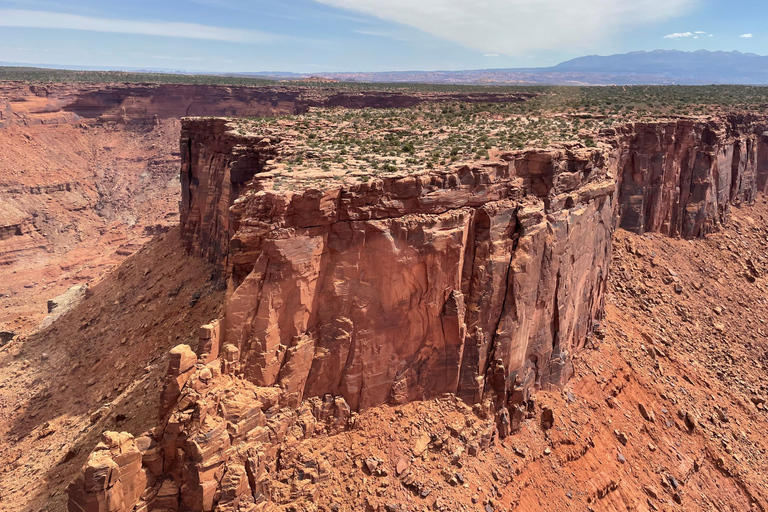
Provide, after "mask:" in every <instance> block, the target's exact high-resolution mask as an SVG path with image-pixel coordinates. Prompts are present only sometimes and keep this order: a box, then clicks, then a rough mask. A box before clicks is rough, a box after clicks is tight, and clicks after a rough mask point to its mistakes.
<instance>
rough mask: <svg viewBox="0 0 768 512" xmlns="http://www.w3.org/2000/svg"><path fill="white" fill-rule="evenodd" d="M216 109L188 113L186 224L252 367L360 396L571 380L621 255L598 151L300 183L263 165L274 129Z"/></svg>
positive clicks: (277, 381) (472, 392)
mask: <svg viewBox="0 0 768 512" xmlns="http://www.w3.org/2000/svg"><path fill="white" fill-rule="evenodd" d="M222 123H223V122H222V121H216V122H213V123H211V122H208V123H204V122H202V121H194V120H193V121H189V122H187V123H186V126H185V131H184V135H183V142H182V148H183V149H184V146H185V145H186V147H188V148H189V149H188V150H187V154H186V155H185V156H183V161H184V162H185V167H184V168H183V171H182V174H183V178H182V180H183V193H182V196H183V201H184V203H183V205H182V210H183V212H184V213H183V214H182V229H183V232H184V237H185V239H186V240H187V244H188V248H189V249H190V250H192V251H193V252H196V253H197V254H199V255H201V256H205V257H208V258H209V259H211V261H215V262H218V263H220V264H222V265H223V266H224V273H225V274H226V276H228V279H229V287H230V290H231V296H230V298H229V300H228V302H227V305H226V307H225V314H224V318H223V319H222V326H223V327H222V339H223V341H222V343H223V344H231V345H233V346H234V347H236V348H237V350H238V352H239V357H240V360H239V363H240V371H241V372H242V374H243V375H244V377H245V378H246V379H248V380H250V381H251V382H253V383H254V384H256V385H259V386H274V385H280V386H281V387H282V388H283V389H284V390H285V391H286V392H287V393H289V394H290V395H292V396H293V399H292V401H293V402H294V403H296V404H297V403H299V402H300V401H301V399H302V398H304V397H311V396H324V395H326V394H331V395H334V396H342V397H344V399H345V400H346V401H347V403H349V404H350V406H351V407H352V409H354V410H357V409H358V408H361V407H368V406H371V405H376V404H380V403H385V402H392V403H403V402H407V401H411V400H417V399H424V398H429V397H434V396H439V395H441V394H443V393H447V392H448V393H458V394H459V395H461V396H462V397H465V398H466V399H467V401H469V402H474V401H480V400H481V398H482V397H483V396H484V394H487V393H489V392H490V393H493V394H494V396H495V397H497V399H498V401H499V402H500V403H501V404H504V403H505V402H506V397H507V396H508V395H509V396H511V395H512V394H513V389H514V388H515V387H516V386H518V387H520V388H522V389H524V390H525V391H523V392H521V393H520V394H519V396H521V397H525V396H527V393H528V390H530V389H533V388H534V387H536V386H539V387H548V386H550V385H555V386H557V385H560V384H562V383H564V382H565V380H567V378H568V376H569V375H570V373H571V371H572V370H571V367H570V353H572V351H573V350H575V349H576V348H578V347H579V346H580V345H581V344H583V342H584V340H585V338H586V335H587V333H588V331H589V329H590V327H591V325H592V323H593V322H594V321H595V319H596V318H598V317H599V313H600V311H601V305H602V292H603V285H604V281H605V277H606V275H607V264H608V261H609V259H610V230H611V219H612V211H613V197H612V196H613V191H614V182H613V179H612V178H610V177H609V175H608V174H607V169H608V166H609V165H610V162H609V160H608V159H607V158H606V155H605V154H604V152H603V151H602V150H587V149H568V148H563V149H559V150H552V151H528V152H519V153H510V154H508V155H505V156H504V159H505V161H500V162H494V163H489V164H485V165H479V164H478V165H457V166H454V167H452V168H449V169H447V170H444V171H432V172H423V173H420V174H416V175H397V176H392V177H388V178H382V179H376V180H375V181H370V182H366V183H362V182H361V183H358V184H355V185H351V186H348V185H339V186H335V187H334V186H329V187H326V188H306V189H304V190H296V191H291V190H287V189H280V188H277V189H275V188H272V187H271V185H268V184H267V182H268V181H269V180H271V178H267V179H261V178H260V177H259V169H260V166H261V165H263V164H262V163H263V162H264V161H266V160H268V159H270V158H272V157H273V156H274V153H273V151H274V147H273V144H272V142H271V141H269V140H267V139H261V140H249V139H248V138H247V137H246V136H238V135H237V134H236V133H235V132H234V131H229V132H228V133H223V129H224V128H225V126H224V125H222ZM200 130H203V131H202V133H200ZM215 134H218V136H217V135H215ZM246 148H247V149H246ZM241 169H249V172H247V173H245V172H243V171H241ZM252 178H253V179H252ZM248 180H250V183H249V185H248V188H247V190H243V191H241V192H240V193H239V194H238V193H236V192H237V187H241V186H242V184H243V183H244V182H245V181H248ZM235 196H240V197H239V198H237V199H236V200H235V199H234V197H235ZM186 205H189V207H188V209H187V210H186V211H184V209H185V208H186ZM230 205H232V206H231V207H230ZM576 240H579V243H575V241H576ZM499 379H501V381H499ZM489 382H490V385H489V384H488V383H489ZM516 396H517V395H516Z"/></svg>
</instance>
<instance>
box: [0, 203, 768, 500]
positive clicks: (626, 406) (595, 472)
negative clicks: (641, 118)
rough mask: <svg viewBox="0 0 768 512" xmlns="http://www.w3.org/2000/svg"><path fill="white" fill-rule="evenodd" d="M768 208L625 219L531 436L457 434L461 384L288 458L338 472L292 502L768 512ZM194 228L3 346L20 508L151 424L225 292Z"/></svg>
mask: <svg viewBox="0 0 768 512" xmlns="http://www.w3.org/2000/svg"><path fill="white" fill-rule="evenodd" d="M767 221H768V201H766V199H764V198H761V199H760V200H759V201H758V203H757V204H756V205H755V206H753V207H744V208H734V209H733V211H732V217H731V222H730V224H729V227H728V228H727V229H725V230H724V231H723V232H721V233H717V234H714V235H711V236H709V237H707V238H706V239H700V240H692V241H684V240H675V239H670V238H668V237H665V236H663V235H658V234H649V235H643V236H638V235H634V234H631V233H627V232H623V231H621V230H620V231H618V232H617V234H616V239H615V242H614V260H613V265H614V273H613V277H612V278H611V283H610V289H609V296H608V297H609V299H608V304H607V308H606V318H605V321H604V323H603V325H602V326H601V329H600V330H599V331H598V335H597V336H596V337H594V338H593V339H592V340H591V341H590V343H589V346H588V348H587V349H586V350H585V351H583V352H582V353H581V354H580V355H579V356H578V358H577V362H576V376H575V378H574V379H573V380H572V381H571V382H570V383H569V385H568V386H567V388H566V389H565V390H564V392H563V393H545V392H539V393H538V394H537V395H536V402H537V409H536V413H535V415H534V417H533V418H531V419H529V420H527V421H526V422H525V424H524V427H523V429H522V431H521V432H520V433H519V434H516V435H513V436H510V437H508V438H506V439H504V440H503V441H501V442H499V443H497V444H495V445H493V446H492V447H491V448H490V449H487V450H484V451H480V452H477V453H467V452H465V451H463V450H462V449H459V446H461V445H462V443H459V442H458V438H459V437H460V436H461V437H470V438H471V436H472V435H477V432H478V431H477V429H476V428H475V427H476V426H479V425H480V424H481V417H480V416H478V415H477V412H478V411H476V410H475V411H473V410H472V408H470V407H468V406H466V405H464V404H463V403H460V402H459V401H458V400H456V399H455V398H453V397H445V398H444V399H438V400H434V401H430V402H417V403H411V404H408V405H405V406H398V407H390V406H383V407H375V408H371V409H369V410H367V411H365V412H363V413H362V414H360V416H359V417H358V419H357V421H356V423H355V428H353V429H352V430H351V431H348V432H342V433H339V434H335V435H325V436H319V437H315V438H312V439H310V440H307V441H304V442H302V443H301V444H300V445H299V446H298V447H297V448H295V450H293V451H291V452H290V453H285V454H282V465H283V470H284V471H286V472H289V473H291V474H292V475H293V474H294V473H293V470H294V469H296V468H298V467H301V465H302V464H303V463H304V462H306V461H308V460H317V461H321V465H322V467H324V468H325V471H326V474H325V475H324V476H323V478H322V481H319V482H317V483H310V481H309V480H306V481H304V482H306V484H304V483H303V482H300V483H302V485H303V487H302V488H301V495H302V496H306V498H305V499H303V500H298V502H295V501H293V500H292V502H293V503H294V505H293V507H294V510H350V511H351V510H361V509H362V507H363V504H365V506H366V507H368V508H369V509H370V510H380V509H381V510H403V511H405V510H426V509H430V510H486V508H485V507H486V506H487V505H490V507H491V508H490V509H491V510H555V509H562V508H569V507H570V508H573V509H574V510H734V511H736V510H739V511H743V510H765V507H766V505H767V504H768V493H766V489H768V456H767V455H768V441H766V438H765V436H764V432H765V429H766V428H768V408H766V406H765V397H766V395H768V387H767V386H766V381H765V372H766V365H768V343H766V341H765V337H764V335H763V332H764V331H763V330H764V329H765V327H764V324H763V322H762V320H761V319H764V318H766V315H768V304H767V303H766V299H765V287H766V286H768V276H766V269H767V268H768V267H767V266H766V262H765V257H764V251H765V246H766V244H767V243H768V229H767V228H766V227H765V226H766V224H767ZM177 236H178V235H177V232H176V231H175V229H172V230H171V231H170V232H169V233H167V234H164V235H161V236H160V237H159V238H158V239H156V240H154V241H153V242H152V243H150V244H149V245H148V246H146V247H145V248H144V249H142V250H141V251H140V252H139V253H138V254H136V255H135V256H132V257H130V258H128V259H127V260H126V262H125V263H123V264H122V265H121V266H120V267H119V268H118V269H117V271H116V272H115V273H113V274H111V275H110V276H109V277H107V278H106V279H105V280H104V281H103V282H102V283H101V284H99V285H98V286H96V287H94V289H93V291H92V295H91V296H90V297H88V298H87V299H86V300H85V302H83V303H82V304H81V305H80V306H78V307H77V308H76V309H75V310H74V311H73V312H72V313H71V314H70V315H68V316H66V317H65V318H63V319H61V320H60V321H59V323H57V324H56V327H55V328H54V330H53V331H52V332H50V333H48V334H47V335H46V336H42V335H33V336H30V337H28V338H22V339H17V340H16V341H14V342H12V343H10V344H9V345H7V346H5V347H3V348H2V351H0V361H1V363H2V364H0V429H1V430H0V432H1V433H2V444H1V445H0V458H1V460H2V466H3V469H2V474H0V496H1V497H2V501H3V509H4V510H29V511H38V510H63V509H64V508H65V503H66V493H65V492H64V488H65V487H66V485H67V484H68V483H69V482H70V481H71V480H72V478H73V477H74V475H75V474H76V472H77V471H78V470H79V468H80V466H81V465H82V463H83V462H84V458H85V456H86V455H87V454H88V451H89V449H90V447H91V446H92V445H93V444H95V442H96V440H97V438H98V436H99V435H100V433H101V432H102V431H103V430H115V429H120V430H126V431H129V432H132V433H134V434H136V435H138V434H140V433H141V432H143V431H144V430H146V429H147V428H150V427H151V426H153V423H154V421H155V419H154V418H155V415H156V410H157V408H158V406H159V405H158V400H159V396H160V389H159V388H160V381H161V374H162V371H163V370H164V364H165V357H164V356H165V352H166V351H167V349H168V348H170V347H171V346H173V345H174V344H175V343H176V341H177V339H180V338H183V337H184V336H185V335H188V334H185V333H190V332H194V331H195V329H196V328H197V326H198V325H199V324H200V323H202V322H204V321H205V319H207V318H209V317H210V316H212V315H214V314H215V310H214V309H212V308H215V305H216V304H217V300H220V296H217V294H221V293H222V292H220V291H217V290H215V289H212V288H211V287H210V285H209V284H208V285H207V284H206V278H205V272H203V271H201V270H202V269H201V265H202V263H200V262H197V261H195V260H194V259H192V258H190V260H189V261H179V260H178V258H177V257H176V256H174V251H175V249H174V245H175V244H176V243H178V238H177ZM199 292H202V294H201V295H200V297H201V299H200V302H198V303H197V304H196V305H194V306H190V304H189V303H190V301H191V299H192V297H193V295H195V294H196V293H199ZM179 312H182V313H181V314H179ZM106 318H111V319H113V320H110V321H109V322H108V323H105V320H104V319H106ZM544 407H546V408H550V409H551V410H552V411H553V413H554V422H553V426H552V428H551V429H548V430H545V429H543V428H542V426H541V422H540V410H541V409H542V408H544ZM481 416H482V413H481ZM424 433H427V434H428V435H429V437H428V442H426V443H424V438H423V435H424ZM420 443H424V444H422V445H421V446H420ZM416 454H418V456H417V455H416ZM369 464H370V466H369ZM371 467H373V468H374V469H373V471H371V469H370V468H371ZM304 487H306V488H304ZM294 490H295V489H294ZM288 494H289V495H290V493H288ZM425 494H426V496H423V495H425ZM294 496H295V494H294ZM422 496H423V497H422Z"/></svg>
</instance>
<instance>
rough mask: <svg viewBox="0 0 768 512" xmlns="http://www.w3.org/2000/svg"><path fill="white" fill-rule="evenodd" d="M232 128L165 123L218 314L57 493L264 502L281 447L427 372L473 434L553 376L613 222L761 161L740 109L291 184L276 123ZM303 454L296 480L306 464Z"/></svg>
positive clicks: (73, 503) (184, 502) (286, 492)
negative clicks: (272, 163) (128, 424)
mask: <svg viewBox="0 0 768 512" xmlns="http://www.w3.org/2000/svg"><path fill="white" fill-rule="evenodd" d="M734 126H735V125H734ZM233 127H234V125H228V124H227V122H226V121H221V120H208V121H206V120H188V121H186V122H185V128H184V131H183V138H182V141H183V142H182V151H183V152H186V154H185V155H184V156H183V161H184V165H183V168H182V174H183V178H182V183H183V197H184V200H183V202H182V229H183V231H184V237H185V241H186V244H187V247H188V248H189V250H190V251H192V252H195V253H197V254H200V255H203V256H205V257H207V258H209V259H210V260H211V261H214V262H216V263H218V264H219V266H220V267H221V269H222V276H223V279H226V281H227V283H228V287H229V292H228V299H227V301H226V304H225V308H224V314H223V317H222V318H220V319H217V320H215V321H214V322H212V323H211V324H210V325H206V326H203V327H202V329H201V332H200V344H199V348H198V351H197V354H195V353H194V352H192V350H191V349H190V348H189V347H187V346H185V345H181V346H179V347H177V348H175V349H174V350H173V351H172V352H171V360H170V363H169V368H168V375H167V377H166V383H165V387H164V389H163V394H162V400H161V402H162V405H161V410H160V411H159V412H160V417H161V423H160V425H159V426H158V427H157V428H156V429H153V430H152V431H150V432H148V433H146V434H145V435H142V436H141V437H139V438H137V439H133V438H132V437H131V436H128V435H127V434H120V435H118V434H113V433H107V434H106V435H105V436H104V442H103V443H102V444H100V445H99V447H98V448H97V450H96V451H95V452H94V453H93V454H92V455H91V457H90V459H89V461H88V463H87V464H86V466H85V467H84V470H83V473H82V474H81V476H80V478H79V479H78V480H77V481H76V482H74V483H73V484H72V485H71V486H70V490H69V492H70V502H69V506H70V510H72V511H82V510H87V511H102V510H104V511H106V510H109V511H123V510H125V511H127V510H132V509H134V508H133V507H137V508H135V510H174V511H176V510H184V511H188V510H189V511H206V512H207V511H212V510H214V509H215V510H221V511H226V510H232V511H234V510H276V508H275V507H276V505H275V504H286V503H290V502H291V500H292V499H294V498H295V497H296V496H298V494H297V493H299V492H300V491H299V490H298V489H297V488H294V487H291V486H290V485H289V484H286V483H284V482H282V481H281V476H280V468H279V453H280V450H282V449H284V448H286V447H290V446H295V445H296V444H297V442H298V441H299V440H301V439H306V438H309V437H312V436H313V435H316V434H318V433H334V432H338V431H339V430H343V429H345V428H347V427H348V426H350V425H352V424H354V421H355V415H354V413H353V411H354V410H356V409H360V408H365V407H368V406H373V405H376V404H381V403H386V402H389V403H395V404H398V403H403V402H407V401H410V400H420V399H424V398H429V397H434V396H437V395H440V394H442V393H446V392H450V393H456V394H458V395H459V396H460V397H461V398H463V399H464V400H465V401H466V402H469V403H479V402H481V403H482V404H483V405H482V406H481V407H480V408H479V409H478V414H479V415H480V416H481V417H482V418H485V419H483V420H482V423H480V424H478V426H477V428H475V429H474V432H475V434H474V435H475V437H474V438H473V439H472V440H468V441H467V442H470V441H471V442H472V443H473V444H474V445H475V446H477V447H479V449H482V448H484V447H486V446H488V444H489V443H490V442H492V440H493V439H494V438H495V437H496V436H501V437H503V436H506V435H509V434H510V433H511V432H513V431H514V430H516V429H517V428H519V426H520V423H521V421H523V419H524V417H525V414H526V408H527V405H528V403H529V402H528V401H529V398H530V393H531V392H532V391H534V390H535V389H537V388H548V387H552V386H558V385H560V384H562V383H564V382H565V381H566V380H567V379H568V378H569V377H570V375H571V373H572V366H571V365H572V363H571V356H572V355H573V353H574V352H575V351H576V350H578V349H579V348H580V347H581V346H582V345H583V344H584V343H585V341H586V339H587V336H588V334H589V332H590V330H591V328H592V326H593V324H594V322H595V321H596V320H598V319H600V318H601V314H602V310H603V300H604V290H605V285H606V278H607V273H608V264H609V262H610V259H611V254H610V253H611V236H612V230H613V226H614V225H615V224H619V225H622V226H625V227H628V228H631V229H635V230H638V231H643V230H657V231H663V232H666V233H669V234H670V235H678V234H679V235H683V236H698V235H702V234H705V233H706V232H707V231H709V230H712V229H716V228H717V227H718V226H719V225H720V224H721V223H722V222H724V220H725V219H726V216H727V210H728V205H729V204H730V203H738V202H750V201H752V200H754V195H755V193H756V192H757V191H759V190H761V188H762V187H763V186H764V185H765V180H766V177H765V176H764V172H765V168H764V164H765V160H766V155H765V147H764V140H763V138H762V129H761V127H760V125H759V124H757V123H752V122H749V123H744V124H742V125H739V130H740V131H739V132H738V135H737V133H736V132H735V131H731V132H729V131H728V130H729V128H727V127H726V126H725V125H724V124H719V123H709V124H702V123H695V122H690V121H676V122H671V123H666V122H665V123H658V124H642V125H639V124H638V125H630V126H627V127H625V128H623V129H621V130H619V131H618V132H617V133H611V134H606V135H610V136H611V138H610V139H606V140H607V141H609V142H611V143H613V147H611V146H610V145H609V144H601V145H600V147H599V148H595V149H585V148H578V147H563V148H553V149H548V150H531V151H520V152H513V153H508V154H504V155H503V157H502V158H501V159H500V160H499V161H490V162H486V163H483V164H466V165H455V166H452V167H448V168H446V169H443V170H440V171H422V172H418V173H414V174H400V175H397V174H393V175H385V176H382V177H380V178H374V179H372V180H370V181H369V182H359V183H354V184H350V183H335V182H331V181H329V182H328V184H327V186H325V187H323V188H317V187H313V186H309V185H305V186H302V187H297V188H294V189H293V190H290V189H289V188H287V187H279V186H275V185H276V184H275V182H274V179H275V178H276V177H275V176H274V174H273V173H271V172H269V171H265V170H264V169H265V166H267V167H268V164H267V162H268V160H270V158H271V157H272V156H273V155H274V151H275V147H276V145H277V143H278V142H279V141H277V140H273V139H272V138H268V137H262V138H250V137H248V136H246V135H238V134H237V133H236V131H234V130H233V129H232V128H233ZM742 148H744V149H743V150H742ZM728 170H730V172H731V174H730V175H729V176H728V179H727V181H725V182H723V181H721V180H723V179H726V174H727V171H728ZM334 183H335V184H334ZM617 198H619V201H618V202H617V200H616V199H617ZM670 198H672V199H670ZM670 201H672V202H671V203H670ZM488 413H490V414H488ZM486 414H488V415H486ZM428 443H429V438H428V436H427V439H426V443H425V444H424V446H426V444H428ZM414 450H418V447H415V448H414ZM420 453H421V452H420ZM139 457H141V468H140V469H139V464H138V462H137V461H138V460H139ZM305 465H306V467H305V472H303V473H302V476H301V477H299V480H305V479H309V480H311V481H313V482H315V481H318V480H321V479H322V478H324V475H325V472H326V471H327V468H324V467H322V465H317V463H316V462H314V461H312V460H307V461H306V462H305ZM291 485H293V484H291ZM141 489H144V492H143V493H142V492H140V491H141Z"/></svg>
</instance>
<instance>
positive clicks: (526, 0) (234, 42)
mask: <svg viewBox="0 0 768 512" xmlns="http://www.w3.org/2000/svg"><path fill="white" fill-rule="evenodd" d="M766 21H768V1H766V0H739V1H738V2H736V3H734V2H732V1H730V0H274V1H267V0H186V1H181V0H122V1H119V2H118V1H113V0H109V1H104V0H68V1H59V0H0V62H6V63H28V64H37V65H44V64H53V65H59V66H70V67H100V68H109V69H133V68H140V69H162V70H179V71H211V72H259V71H282V72H298V73H313V72H323V71H327V72H352V71H404V70H460V69H486V68H513V67H517V68H519V67H524V68H527V67H545V66H551V65H554V64H557V63H559V62H562V61H564V60H568V59H571V58H574V57H579V56H583V55H592V54H598V55H610V54H615V53H624V52H628V51H637V50H648V51H650V50H656V49H669V50H672V49H675V50H686V51H692V50H699V49H706V50H723V51H734V50H737V51H741V52H750V53H757V54H760V55H766V54H768V48H767V46H768V25H767V24H766Z"/></svg>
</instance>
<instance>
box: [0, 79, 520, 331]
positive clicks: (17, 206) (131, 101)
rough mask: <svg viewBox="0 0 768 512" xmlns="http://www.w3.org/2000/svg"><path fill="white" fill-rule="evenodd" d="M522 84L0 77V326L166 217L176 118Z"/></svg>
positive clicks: (85, 276)
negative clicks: (314, 84)
mask: <svg viewBox="0 0 768 512" xmlns="http://www.w3.org/2000/svg"><path fill="white" fill-rule="evenodd" d="M533 96H534V95H533V94H525V93H508V92H499V93H473V92H468V93H450V92H446V93H439V92H418V91H410V90H397V89H396V90H392V91H387V90H381V91H371V90H368V91H365V90H364V91H355V90H351V91H345V90H343V89H342V90H339V89H334V88H309V87H299V86H274V87H245V86H243V87H223V86H205V85H184V84H86V83H83V84H77V83H73V84H60V83H40V84H28V83H23V82H4V83H2V84H0V130H1V131H0V134H2V136H1V137H0V174H2V181H1V182H0V213H2V215H0V265H2V266H3V268H4V269H6V270H7V275H8V280H7V281H6V283H5V285H6V286H5V287H4V289H0V299H2V300H3V302H4V304H3V306H4V309H5V312H6V313H7V315H5V318H4V319H3V320H2V321H0V329H2V330H4V331H8V332H16V333H26V332H30V331H31V330H33V329H34V328H36V327H38V326H39V325H40V324H41V322H42V321H43V319H44V318H45V316H46V314H47V311H46V301H47V300H49V299H52V298H54V297H56V296H58V295H60V294H62V293H64V292H66V291H67V290H68V289H69V288H71V287H73V286H80V285H84V284H88V283H90V284H94V283H96V282H98V281H99V280H100V279H101V278H102V277H103V276H105V275H106V274H108V273H109V272H110V271H111V270H112V269H114V268H115V267H116V266H117V265H118V264H119V263H120V262H121V261H122V260H123V259H125V257H126V256H128V255H130V254H132V253H133V252H135V251H136V250H137V249H138V248H140V247H141V246H142V245H143V244H145V243H146V242H148V241H149V240H150V239H151V238H152V236H154V235H155V234H157V233H159V232H163V231H165V230H167V229H168V228H169V227H170V226H172V225H175V224H176V223H178V218H179V217H178V216H179V208H178V196H179V182H178V177H179V173H178V167H179V162H180V153H179V132H180V122H179V120H180V118H181V117H182V116H185V115H199V116H206V115H219V116H221V115H236V116H241V117H248V116H281V115H292V114H297V113H301V112H305V111H306V110H308V109H309V108H311V107H315V106H336V105H346V106H350V107H355V108H363V107H372V108H384V107H412V106H415V105H418V104H420V103H424V102H436V101H456V100H461V101H466V102H502V101H503V102H508V101H512V102H514V101H523V100H525V99H527V98H530V97H533Z"/></svg>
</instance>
